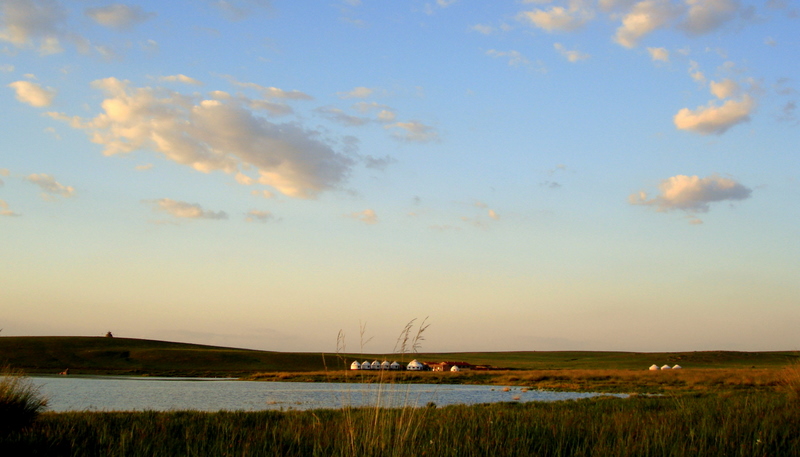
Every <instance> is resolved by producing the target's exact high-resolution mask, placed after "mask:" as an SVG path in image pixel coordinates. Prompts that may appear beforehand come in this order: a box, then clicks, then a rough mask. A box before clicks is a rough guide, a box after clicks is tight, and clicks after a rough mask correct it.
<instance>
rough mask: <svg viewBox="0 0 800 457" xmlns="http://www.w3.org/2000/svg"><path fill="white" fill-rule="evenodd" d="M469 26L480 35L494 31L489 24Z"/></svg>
mask: <svg viewBox="0 0 800 457" xmlns="http://www.w3.org/2000/svg"><path fill="white" fill-rule="evenodd" d="M470 28H471V29H472V30H474V31H476V32H478V33H480V34H482V35H491V34H492V32H494V27H492V26H491V25H483V24H476V25H473V26H472V27H470Z"/></svg>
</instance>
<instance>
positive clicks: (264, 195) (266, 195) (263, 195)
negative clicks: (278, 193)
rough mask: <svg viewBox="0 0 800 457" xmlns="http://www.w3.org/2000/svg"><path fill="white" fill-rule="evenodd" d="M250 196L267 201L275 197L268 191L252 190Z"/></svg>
mask: <svg viewBox="0 0 800 457" xmlns="http://www.w3.org/2000/svg"><path fill="white" fill-rule="evenodd" d="M250 194H251V195H254V196H256V197H261V198H267V199H269V198H273V197H275V194H273V193H272V192H270V191H268V190H253V191H250Z"/></svg>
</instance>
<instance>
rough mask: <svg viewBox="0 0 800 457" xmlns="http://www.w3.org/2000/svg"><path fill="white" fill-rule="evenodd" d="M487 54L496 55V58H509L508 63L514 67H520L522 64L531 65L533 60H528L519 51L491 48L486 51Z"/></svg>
mask: <svg viewBox="0 0 800 457" xmlns="http://www.w3.org/2000/svg"><path fill="white" fill-rule="evenodd" d="M486 55H487V56H491V57H495V58H507V59H508V64H509V65H510V66H512V67H518V66H520V65H526V66H527V65H530V64H531V62H530V60H528V59H527V58H526V57H525V56H524V55H522V53H521V52H519V51H514V50H511V51H498V50H495V49H490V50H488V51H486Z"/></svg>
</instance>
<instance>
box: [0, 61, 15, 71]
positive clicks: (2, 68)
mask: <svg viewBox="0 0 800 457" xmlns="http://www.w3.org/2000/svg"><path fill="white" fill-rule="evenodd" d="M13 71H14V66H13V65H11V64H8V63H5V64H3V65H0V73H11V72H13Z"/></svg>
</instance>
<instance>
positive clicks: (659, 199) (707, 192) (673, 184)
mask: <svg viewBox="0 0 800 457" xmlns="http://www.w3.org/2000/svg"><path fill="white" fill-rule="evenodd" d="M658 187H659V190H660V193H659V195H657V196H656V197H654V198H652V199H648V196H647V194H646V193H645V192H639V193H637V194H632V195H631V196H630V197H629V198H628V200H629V202H630V203H631V204H632V205H646V206H653V207H655V208H656V210H657V211H659V212H667V211H673V210H682V211H686V212H688V213H690V214H693V213H705V212H708V211H709V209H710V204H711V203H714V202H721V201H738V200H745V199H747V198H750V194H751V193H752V190H751V189H749V188H747V187H745V186H743V185H742V184H740V183H738V182H736V181H735V180H733V179H730V178H723V177H721V176H718V175H711V176H708V177H706V178H700V177H698V176H685V175H677V176H673V177H671V178H667V179H665V180H663V181H662V182H661V184H659V186H658Z"/></svg>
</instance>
